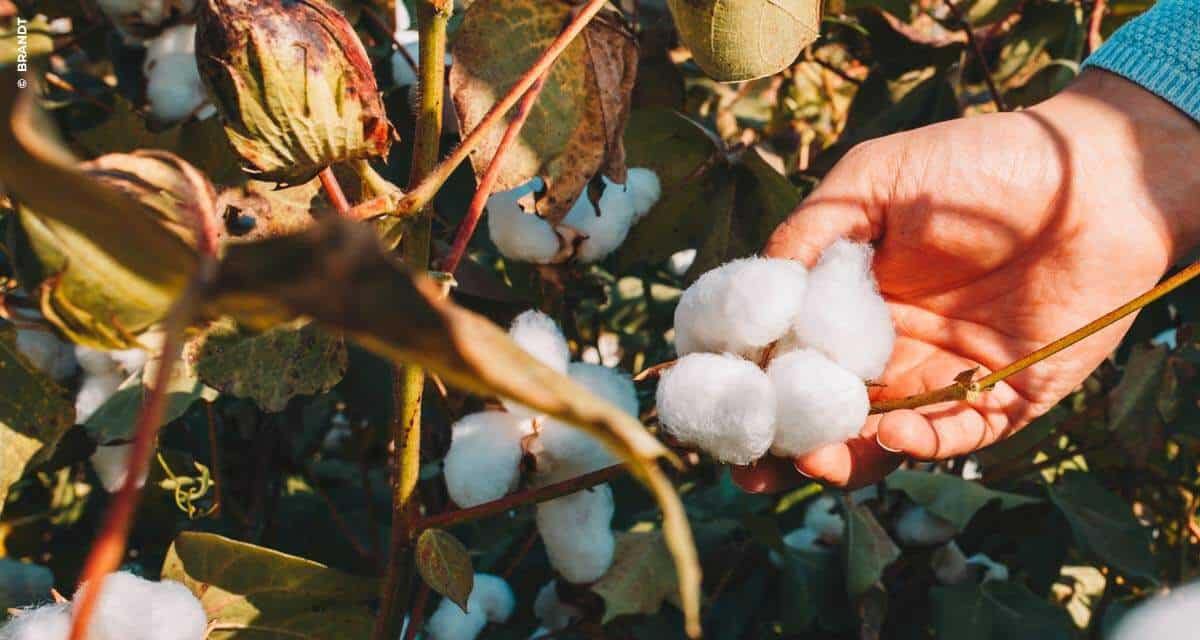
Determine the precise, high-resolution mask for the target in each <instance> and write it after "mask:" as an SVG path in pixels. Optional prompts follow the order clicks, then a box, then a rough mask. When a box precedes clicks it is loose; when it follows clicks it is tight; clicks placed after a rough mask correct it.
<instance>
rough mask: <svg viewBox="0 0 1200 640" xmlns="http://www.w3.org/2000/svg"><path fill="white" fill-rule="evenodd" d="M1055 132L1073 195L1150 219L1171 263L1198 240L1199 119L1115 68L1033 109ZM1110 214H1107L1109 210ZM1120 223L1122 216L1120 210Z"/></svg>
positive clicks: (1101, 208)
mask: <svg viewBox="0 0 1200 640" xmlns="http://www.w3.org/2000/svg"><path fill="white" fill-rule="evenodd" d="M1030 111H1031V112H1033V113H1034V114H1037V115H1039V116H1041V117H1042V118H1041V119H1044V122H1043V124H1044V125H1045V126H1049V127H1050V128H1052V129H1053V130H1054V131H1056V132H1057V133H1056V134H1055V137H1057V138H1059V141H1058V144H1059V147H1060V149H1061V150H1062V152H1063V153H1064V154H1066V155H1067V156H1069V157H1068V158H1067V160H1068V162H1069V164H1070V166H1071V169H1072V174H1073V176H1072V179H1071V181H1070V188H1071V190H1072V192H1073V193H1072V194H1071V197H1072V198H1073V199H1079V198H1082V199H1083V200H1084V202H1086V204H1087V205H1088V206H1089V207H1090V208H1091V209H1094V210H1095V214H1096V215H1104V214H1107V213H1112V214H1114V215H1116V214H1132V215H1138V216H1141V217H1143V218H1145V219H1147V220H1149V221H1150V222H1152V223H1153V224H1154V226H1155V228H1157V229H1158V233H1159V236H1160V240H1161V242H1162V243H1163V249H1164V250H1165V251H1166V252H1167V255H1168V257H1169V259H1170V260H1171V261H1172V262H1174V261H1177V260H1179V259H1180V258H1182V257H1183V256H1184V255H1186V254H1187V253H1188V252H1189V251H1190V250H1192V249H1194V248H1196V247H1197V246H1200V173H1198V172H1196V171H1194V166H1195V159H1196V158H1197V157H1200V124H1198V123H1197V122H1196V121H1195V120H1193V119H1192V118H1191V117H1189V116H1188V115H1187V114H1185V113H1183V112H1182V111H1180V110H1178V109H1176V108H1175V107H1174V106H1172V105H1171V104H1170V103H1168V102H1166V101H1165V100H1163V99H1161V98H1159V97H1158V96H1156V95H1154V94H1152V93H1151V92H1149V91H1147V90H1146V89H1144V88H1142V87H1141V86H1139V85H1137V84H1134V83H1133V82H1130V81H1129V80H1126V79H1125V78H1122V77H1121V76H1118V75H1116V74H1113V73H1110V72H1107V71H1102V70H1098V69H1088V70H1085V71H1084V72H1083V73H1082V74H1081V75H1080V76H1079V77H1078V78H1077V79H1076V80H1075V82H1074V83H1072V85H1071V86H1070V87H1068V88H1067V89H1066V90H1065V91H1063V92H1062V93H1061V94H1059V95H1057V96H1055V97H1054V98H1052V99H1050V100H1047V101H1046V102H1044V103H1042V104H1040V105H1038V106H1037V107H1034V108H1033V109H1031V110H1030ZM1106 217H1107V216H1106ZM1116 220H1117V221H1118V222H1119V221H1120V220H1121V218H1120V217H1119V216H1118V217H1117V218H1116Z"/></svg>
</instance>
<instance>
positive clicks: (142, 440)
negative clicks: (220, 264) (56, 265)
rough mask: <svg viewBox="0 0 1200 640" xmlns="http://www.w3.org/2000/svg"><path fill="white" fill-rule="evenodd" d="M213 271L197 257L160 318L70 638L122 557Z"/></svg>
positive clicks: (80, 639) (208, 260)
mask: <svg viewBox="0 0 1200 640" xmlns="http://www.w3.org/2000/svg"><path fill="white" fill-rule="evenodd" d="M216 270H217V263H216V260H215V259H214V258H213V257H212V256H211V255H205V256H203V257H202V259H201V262H200V265H199V267H198V269H197V272H196V274H195V275H194V276H193V277H192V280H191V282H189V284H188V286H187V288H186V289H185V290H184V292H183V295H182V296H181V297H180V298H179V300H177V301H176V302H175V304H174V305H172V306H171V310H170V311H169V312H168V313H167V317H166V319H165V320H164V321H163V324H164V326H165V327H164V333H165V337H164V339H163V346H162V353H161V354H160V359H159V362H158V368H157V369H156V370H155V372H154V378H153V380H154V382H153V386H152V387H151V388H150V389H149V391H148V393H147V395H146V397H145V398H144V399H143V400H142V407H141V411H139V412H138V417H137V422H136V424H135V425H134V436H133V447H132V449H131V450H130V452H129V460H128V461H127V462H126V467H125V481H124V482H123V483H122V484H121V488H120V489H119V490H118V491H117V493H116V495H115V496H114V497H113V501H112V504H111V505H109V508H108V513H107V514H105V517H104V523H103V525H101V528H100V535H99V536H98V537H97V538H96V542H95V543H94V544H93V545H92V549H91V551H90V552H89V553H88V557H87V561H86V562H85V563H84V565H83V571H82V572H81V573H80V580H79V581H80V584H84V583H86V584H88V585H89V587H88V588H87V589H85V590H84V591H83V593H82V594H81V595H80V596H79V597H77V598H76V599H75V601H74V604H72V609H73V611H74V614H73V616H72V620H71V633H70V636H69V638H70V640H86V637H87V634H88V626H89V622H91V617H92V613H93V612H94V611H95V607H96V603H97V602H98V601H99V598H100V593H101V591H103V587H104V578H105V577H106V576H107V575H108V574H110V573H112V572H113V571H115V570H116V569H117V567H119V566H120V565H121V558H123V557H124V556H125V546H126V542H127V541H128V538H129V530H130V528H132V526H133V516H134V513H135V512H136V511H137V507H138V503H139V502H140V501H141V497H142V487H141V483H140V482H139V481H140V480H141V478H142V475H143V474H144V473H146V470H147V469H148V468H149V464H150V456H151V454H153V453H154V438H155V436H156V435H157V434H158V429H159V427H160V426H161V424H162V419H163V415H164V414H165V412H166V408H167V387H168V386H169V384H170V380H171V373H172V370H173V369H174V368H175V361H176V360H178V359H179V354H180V352H181V351H182V350H183V341H184V330H185V329H187V326H188V324H190V323H191V320H192V318H193V316H194V315H195V313H196V310H197V308H198V307H199V306H200V301H201V299H202V298H203V296H204V294H205V292H206V291H207V289H208V285H209V283H211V282H212V280H213V278H214V276H215V275H216Z"/></svg>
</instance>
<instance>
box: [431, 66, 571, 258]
mask: <svg viewBox="0 0 1200 640" xmlns="http://www.w3.org/2000/svg"><path fill="white" fill-rule="evenodd" d="M548 75H549V72H547V73H543V74H542V75H541V77H539V78H538V79H537V82H534V83H533V86H532V87H530V88H529V91H526V92H525V95H524V97H522V98H521V103H520V104H519V105H518V106H517V112H516V113H515V114H513V119H512V121H511V122H509V123H508V128H507V129H505V130H504V137H502V138H500V144H499V145H497V146H496V153H495V154H494V155H493V156H492V161H491V162H489V163H488V167H487V170H486V171H484V172H483V177H482V178H480V180H479V188H477V189H476V190H475V195H474V197H472V198H471V204H470V206H468V207H467V215H466V217H464V218H463V221H462V224H460V225H458V232H457V233H456V234H455V235H454V244H453V245H452V246H451V247H450V254H449V255H447V256H446V259H445V261H444V262H442V271H445V272H446V273H451V274H452V273H454V272H455V271H456V270H457V269H458V263H459V261H461V260H462V257H463V254H464V253H466V251H467V244H468V243H470V242H471V236H473V235H475V228H476V227H478V226H479V218H480V217H482V216H483V208H484V206H485V205H487V200H488V197H489V196H491V195H492V189H493V188H494V187H495V186H496V181H497V180H498V179H499V178H500V169H501V167H502V166H503V164H504V156H505V154H507V153H508V150H509V148H511V147H512V144H513V143H514V142H516V140H517V136H518V135H520V133H521V128H522V127H524V126H525V121H526V120H527V119H529V112H530V111H532V110H533V103H534V102H537V98H538V95H540V94H541V93H542V87H544V86H545V85H546V76H548Z"/></svg>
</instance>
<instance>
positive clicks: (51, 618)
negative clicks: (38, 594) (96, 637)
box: [0, 603, 71, 640]
mask: <svg viewBox="0 0 1200 640" xmlns="http://www.w3.org/2000/svg"><path fill="white" fill-rule="evenodd" d="M70 633H71V612H70V610H69V609H68V608H67V604H66V603H62V604H48V605H46V606H44V607H37V608H33V609H20V610H18V611H17V612H16V613H15V614H14V616H13V618H12V619H11V620H9V621H8V622H7V623H6V624H5V625H4V626H2V627H0V640H67V636H68V635H69V634H70Z"/></svg>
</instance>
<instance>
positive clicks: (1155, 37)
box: [1084, 0, 1200, 120]
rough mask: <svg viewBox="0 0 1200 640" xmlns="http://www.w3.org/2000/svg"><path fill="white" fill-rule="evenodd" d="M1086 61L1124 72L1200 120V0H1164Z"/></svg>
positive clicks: (1119, 30) (1131, 23)
mask: <svg viewBox="0 0 1200 640" xmlns="http://www.w3.org/2000/svg"><path fill="white" fill-rule="evenodd" d="M1084 66H1085V67H1087V66H1092V67H1099V68H1101V69H1107V70H1109V71H1112V72H1113V73H1116V74H1118V75H1120V76H1124V77H1125V78H1128V79H1129V80H1131V81H1133V82H1136V83H1137V84H1140V85H1141V86H1143V87H1145V88H1147V89H1149V90H1150V91H1151V92H1153V93H1154V94H1156V95H1158V96H1159V97H1161V98H1163V99H1164V100H1166V101H1167V102H1170V103H1171V104H1173V105H1175V106H1176V107H1178V108H1179V109H1180V110H1182V111H1183V112H1184V113H1187V114H1188V115H1190V116H1191V117H1192V118H1193V119H1195V120H1200V1H1198V0H1159V2H1158V3H1156V4H1155V5H1154V7H1152V8H1151V9H1150V10H1149V11H1147V12H1146V13H1145V14H1143V15H1141V16H1139V17H1138V18H1136V19H1134V20H1133V21H1131V22H1130V23H1129V24H1126V25H1125V26H1123V27H1121V28H1120V29H1118V30H1117V32H1116V33H1114V34H1113V36H1112V38H1110V39H1109V40H1108V42H1105V43H1104V45H1103V46H1101V47H1100V48H1099V49H1098V50H1097V51H1096V52H1095V53H1093V54H1092V55H1091V56H1090V57H1089V58H1088V59H1087V60H1086V61H1085V62H1084Z"/></svg>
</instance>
